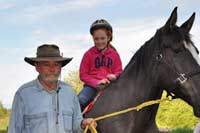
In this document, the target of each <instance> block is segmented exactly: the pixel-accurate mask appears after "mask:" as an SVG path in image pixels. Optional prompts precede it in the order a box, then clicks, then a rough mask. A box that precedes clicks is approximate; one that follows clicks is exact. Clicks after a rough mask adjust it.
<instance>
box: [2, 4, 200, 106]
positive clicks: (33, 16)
mask: <svg viewBox="0 0 200 133" xmlns="http://www.w3.org/2000/svg"><path fill="white" fill-rule="evenodd" d="M199 5H200V1H199V0H145V1H141V0H56V1H55V0H20V1H19V0H0V74H1V75H0V101H1V102H2V103H3V105H4V106H5V107H7V108H10V107H11V105H12V101H13V97H14V94H15V92H16V91H17V89H18V88H19V87H20V86H21V85H22V84H24V83H26V82H28V81H31V80H33V79H35V78H36V77H37V72H36V71H35V68H34V67H33V66H31V65H29V64H27V63H25V62H24V57H35V56H36V55H35V54H36V49H37V47H38V46H39V45H41V44H45V43H47V44H57V45H58V46H59V47H60V51H61V52H62V53H63V55H64V56H65V57H73V60H72V61H71V63H69V64H68V65H67V66H65V67H64V68H63V69H62V75H61V79H63V78H64V77H65V76H66V75H67V73H68V72H70V71H74V70H78V69H79V65H80V61H81V58H82V56H83V54H84V52H85V51H86V50H88V49H89V48H90V47H92V46H93V45H94V44H93V40H92V37H91V35H90V34H89V28H90V25H91V24H92V23H93V22H94V21H95V20H96V19H101V18H103V19H106V20H107V21H108V22H109V23H110V24H111V25H112V27H113V32H114V33H113V36H114V38H113V41H112V44H113V45H114V46H115V48H116V49H117V50H118V52H119V54H120V57H121V59H122V63H123V67H125V66H126V65H127V63H128V61H129V60H130V58H131V57H132V56H133V54H134V53H135V52H136V51H137V50H138V49H139V48H140V47H141V46H142V45H143V44H144V43H145V42H146V41H147V40H149V39H150V38H151V37H152V36H153V35H154V34H155V32H156V30H157V29H158V28H160V27H162V26H163V25H164V24H165V22H166V21H167V19H168V18H169V16H170V13H171V11H172V10H173V9H174V7H175V6H178V22H177V25H181V24H182V23H184V22H185V21H186V20H187V19H188V18H189V17H190V16H191V15H192V13H193V12H196V19H195V22H194V25H193V28H192V30H191V31H190V33H191V34H192V40H193V41H194V43H195V45H196V47H197V48H198V49H200V8H199Z"/></svg>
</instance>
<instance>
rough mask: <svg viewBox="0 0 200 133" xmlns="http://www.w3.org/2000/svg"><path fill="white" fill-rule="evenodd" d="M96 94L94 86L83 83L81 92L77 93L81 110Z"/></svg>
mask: <svg viewBox="0 0 200 133" xmlns="http://www.w3.org/2000/svg"><path fill="white" fill-rule="evenodd" d="M96 95H97V90H96V88H93V87H90V86H88V85H84V87H83V89H82V90H81V92H80V93H79V94H78V99H79V103H80V106H81V111H83V110H84V108H85V107H86V106H87V105H88V104H89V103H90V102H91V101H92V100H93V99H94V98H95V96H96Z"/></svg>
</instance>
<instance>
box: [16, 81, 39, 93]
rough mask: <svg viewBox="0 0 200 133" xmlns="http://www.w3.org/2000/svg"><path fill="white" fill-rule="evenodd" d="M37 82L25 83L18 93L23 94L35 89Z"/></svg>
mask: <svg viewBox="0 0 200 133" xmlns="http://www.w3.org/2000/svg"><path fill="white" fill-rule="evenodd" d="M36 82H37V81H36V80H32V81H29V82H27V83H24V84H23V85H21V86H20V87H19V89H18V90H17V92H18V93H20V92H22V91H25V90H29V89H30V88H32V87H34V86H35V85H36Z"/></svg>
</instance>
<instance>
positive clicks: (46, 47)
mask: <svg viewBox="0 0 200 133" xmlns="http://www.w3.org/2000/svg"><path fill="white" fill-rule="evenodd" d="M36 56H37V57H25V58H24V60H25V61H26V62H27V63H29V64H31V65H33V66H35V62H39V61H56V62H60V63H61V64H62V65H61V66H62V67H63V66H65V65H67V64H68V63H69V62H70V61H71V60H72V58H66V57H62V56H61V55H60V50H59V47H58V46H56V45H54V44H43V45H41V46H39V47H38V48H37V53H36Z"/></svg>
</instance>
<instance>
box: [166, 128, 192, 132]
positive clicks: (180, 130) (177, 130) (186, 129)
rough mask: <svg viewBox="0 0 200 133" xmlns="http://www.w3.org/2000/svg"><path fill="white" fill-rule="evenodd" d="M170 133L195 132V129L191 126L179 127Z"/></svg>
mask: <svg viewBox="0 0 200 133" xmlns="http://www.w3.org/2000/svg"><path fill="white" fill-rule="evenodd" d="M170 133H193V130H192V129H189V128H185V129H183V128H178V129H175V130H173V131H171V132H170Z"/></svg>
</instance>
